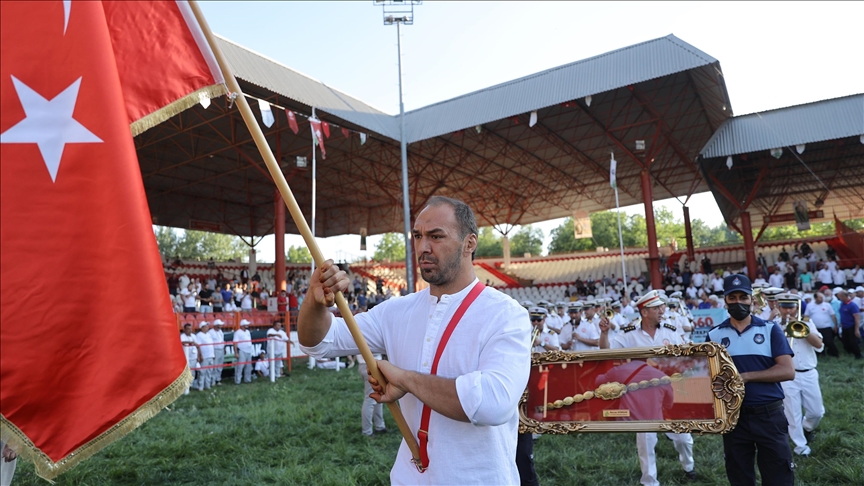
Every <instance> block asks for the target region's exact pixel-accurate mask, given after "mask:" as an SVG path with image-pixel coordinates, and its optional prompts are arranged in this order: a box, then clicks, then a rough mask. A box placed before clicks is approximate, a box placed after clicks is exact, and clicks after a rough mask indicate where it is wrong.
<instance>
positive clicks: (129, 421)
mask: <svg viewBox="0 0 864 486" xmlns="http://www.w3.org/2000/svg"><path fill="white" fill-rule="evenodd" d="M192 379H193V377H192V372H191V371H190V370H189V366H188V365H187V366H186V368H185V369H184V370H183V372H182V373H181V374H180V376H179V377H177V379H176V380H174V382H173V383H171V384H170V385H168V387H167V388H165V389H164V390H162V392H161V393H159V394H157V395H156V396H155V397H153V398H152V399H150V400H149V401H148V402H147V403H145V404H143V405H141V406H140V407H138V409H137V410H135V411H134V412H132V413H131V414H129V416H127V417H126V418H124V419H123V420H121V421H120V422H118V423H117V424H115V425H114V426H113V427H111V428H109V429H108V430H106V431H105V432H102V433H101V434H99V435H98V436H96V438H95V439H93V440H91V441H89V442H87V443H85V444H84V445H82V446H81V447H79V448H78V449H76V450H75V451H74V452H72V453H71V454H69V455H67V456H66V457H64V458H63V459H61V460H60V461H58V462H54V461H52V460H51V458H50V457H48V455H47V454H45V453H44V452H42V450H40V449H39V448H38V447H36V446H35V445H34V444H33V442H32V441H31V440H30V439H28V438H27V436H26V435H24V432H22V431H21V430H20V429H19V428H18V427H16V426H15V424H13V423H12V422H10V421H8V420H6V417H4V416H2V415H0V440H2V441H3V442H5V443H7V444H9V446H10V447H12V448H13V449H15V451H16V452H17V453H18V455H19V456H20V457H22V458H24V459H25V460H27V461H30V462H32V463H33V467H34V469H35V470H36V474H37V475H38V476H39V477H41V478H43V479H45V480H47V481H48V482H50V483H52V484H53V481H51V480H52V479H54V478H56V477H57V476H59V475H61V474H63V473H64V472H66V471H68V470H69V469H72V468H73V467H75V466H76V465H77V464H78V463H80V462H82V461H84V460H86V459H88V458H90V457H91V456H93V455H94V454H96V453H97V452H99V451H101V450H102V449H104V448H105V447H107V446H108V445H110V444H112V443H113V442H114V441H116V440H119V439H121V438H122V437H124V436H126V435H127V434H129V432H132V431H133V430H135V429H136V428H138V427H140V426H141V424H143V423H144V422H146V421H148V420H150V419H151V418H153V417H154V416H156V414H158V413H159V412H160V411H161V410H162V409H163V408H165V407H167V406H168V405H170V404H171V403H173V402H174V400H176V399H178V398H180V396H181V395H183V393H185V392H186V390H187V389H188V388H189V385H191V384H192Z"/></svg>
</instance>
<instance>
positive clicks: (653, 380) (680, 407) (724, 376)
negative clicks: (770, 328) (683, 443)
mask: <svg viewBox="0 0 864 486" xmlns="http://www.w3.org/2000/svg"><path fill="white" fill-rule="evenodd" d="M743 399H744V383H743V381H742V380H741V376H740V375H739V374H738V370H737V369H736V368H735V365H734V363H733V362H732V358H731V357H730V356H729V353H728V352H726V348H724V347H723V346H720V345H719V344H716V343H700V344H687V345H669V346H664V347H657V348H628V349H602V350H596V351H582V352H568V351H549V352H546V353H535V354H534V355H533V356H532V358H531V376H530V378H529V380H528V387H527V388H526V390H525V392H524V393H523V394H522V399H521V400H520V401H519V432H520V433H535V434H571V433H581V432H673V433H686V432H693V433H697V434H700V435H701V434H706V433H708V434H725V433H726V432H729V431H730V430H732V429H733V428H735V425H736V424H737V423H738V414H739V411H740V408H741V402H742V400H743Z"/></svg>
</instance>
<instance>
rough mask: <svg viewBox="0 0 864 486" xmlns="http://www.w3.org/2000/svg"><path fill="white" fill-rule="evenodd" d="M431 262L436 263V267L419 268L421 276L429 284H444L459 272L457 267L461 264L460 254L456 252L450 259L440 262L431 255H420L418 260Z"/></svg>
mask: <svg viewBox="0 0 864 486" xmlns="http://www.w3.org/2000/svg"><path fill="white" fill-rule="evenodd" d="M424 261H427V262H431V263H436V264H438V268H437V269H434V268H422V267H421V268H420V276H421V277H423V280H425V281H426V282H427V283H428V284H429V285H438V286H440V285H445V284H448V283H450V282H452V281H453V279H455V278H456V274H457V273H459V267H460V266H461V265H462V255H461V254H460V253H458V252H457V253H456V254H455V255H453V258H451V259H450V260H447V261H444V262H441V261H440V260H438V259H437V258H435V257H433V256H432V255H420V258H418V262H424Z"/></svg>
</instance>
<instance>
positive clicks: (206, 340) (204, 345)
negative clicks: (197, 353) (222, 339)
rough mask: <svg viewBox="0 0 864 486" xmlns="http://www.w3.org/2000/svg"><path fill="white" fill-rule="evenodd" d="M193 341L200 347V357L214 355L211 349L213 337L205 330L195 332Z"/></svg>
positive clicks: (213, 356)
mask: <svg viewBox="0 0 864 486" xmlns="http://www.w3.org/2000/svg"><path fill="white" fill-rule="evenodd" d="M195 341H196V342H197V343H198V346H200V347H201V358H203V359H210V358H215V357H216V355H215V353H214V351H213V339H212V338H211V337H210V335H209V334H208V333H206V332H199V333H196V334H195Z"/></svg>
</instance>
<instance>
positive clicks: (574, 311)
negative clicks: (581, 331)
mask: <svg viewBox="0 0 864 486" xmlns="http://www.w3.org/2000/svg"><path fill="white" fill-rule="evenodd" d="M567 313H568V314H569V317H570V320H569V321H567V323H566V324H564V327H562V328H561V334H560V335H559V336H558V344H559V345H560V346H561V349H563V350H565V351H566V350H573V349H574V348H573V345H574V343H575V342H574V341H573V331H574V330H575V329H576V327H577V326H579V322H580V321H581V320H582V303H581V302H579V301H578V300H577V301H573V302H570V305H569V306H568V307H567Z"/></svg>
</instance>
